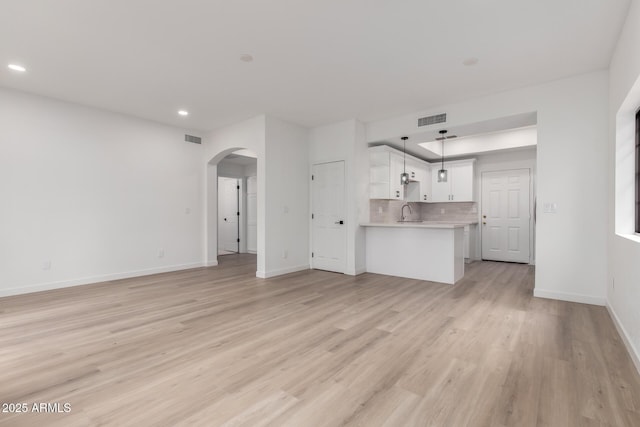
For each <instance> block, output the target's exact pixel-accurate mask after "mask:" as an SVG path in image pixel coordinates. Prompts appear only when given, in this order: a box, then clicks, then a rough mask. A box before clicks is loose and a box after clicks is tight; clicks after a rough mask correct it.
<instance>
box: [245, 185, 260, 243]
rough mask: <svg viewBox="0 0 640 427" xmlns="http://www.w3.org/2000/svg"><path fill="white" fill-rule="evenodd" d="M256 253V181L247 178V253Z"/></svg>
mask: <svg viewBox="0 0 640 427" xmlns="http://www.w3.org/2000/svg"><path fill="white" fill-rule="evenodd" d="M257 251H258V179H257V178H256V177H255V176H250V177H248V178H247V252H250V253H256V252H257Z"/></svg>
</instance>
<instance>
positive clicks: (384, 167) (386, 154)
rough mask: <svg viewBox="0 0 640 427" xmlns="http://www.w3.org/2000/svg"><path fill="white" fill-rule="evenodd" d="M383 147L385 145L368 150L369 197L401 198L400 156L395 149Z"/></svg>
mask: <svg viewBox="0 0 640 427" xmlns="http://www.w3.org/2000/svg"><path fill="white" fill-rule="evenodd" d="M383 148H387V147H374V148H371V149H370V150H369V162H370V168H369V198H371V199H395V200H402V198H403V196H404V194H403V188H402V184H400V174H401V173H402V166H403V165H402V157H401V156H400V155H399V154H398V153H396V152H394V151H395V150H391V149H388V148H387V149H383Z"/></svg>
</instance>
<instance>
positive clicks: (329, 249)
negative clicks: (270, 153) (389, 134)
mask: <svg viewBox="0 0 640 427" xmlns="http://www.w3.org/2000/svg"><path fill="white" fill-rule="evenodd" d="M312 173H313V178H312V181H311V191H312V199H311V203H312V206H311V212H312V219H311V223H312V226H311V230H312V236H311V239H312V248H311V251H312V258H311V263H312V267H313V268H317V269H320V270H329V271H336V272H339V273H344V271H345V268H346V253H347V226H346V223H345V214H346V210H345V194H346V193H345V181H344V162H343V161H339V162H330V163H321V164H317V165H313V172H312ZM398 179H400V178H399V177H398Z"/></svg>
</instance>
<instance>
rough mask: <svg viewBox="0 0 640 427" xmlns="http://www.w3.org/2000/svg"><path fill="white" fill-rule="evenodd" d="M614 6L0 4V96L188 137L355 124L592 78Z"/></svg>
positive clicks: (614, 32) (190, 1)
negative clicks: (259, 126)
mask: <svg viewBox="0 0 640 427" xmlns="http://www.w3.org/2000/svg"><path fill="white" fill-rule="evenodd" d="M629 3H630V1H629V0H580V1H578V0H535V1H534V0H449V1H444V0H441V1H435V0H403V1H384V0H315V1H314V0H306V1H304V0H301V1H290V0H270V1H264V0H236V1H219V0H210V1H206V0H162V1H160V0H92V1H86V0H59V1H51V0H3V1H2V5H1V7H0V64H1V65H2V66H1V68H0V86H3V87H9V88H15V89H19V90H23V91H27V92H32V93H37V94H41V95H46V96H51V97H55V98H59V99H63V100H68V101H73V102H77V103H81V104H86V105H92V106H96V107H101V108H105V109H108V110H112V111H117V112H122V113H125V114H131V115H134V116H138V117H143V118H148V119H152V120H155V121H158V122H163V123H167V124H171V125H177V126H181V127H185V128H190V129H200V130H209V129H212V128H215V127H219V126H221V125H224V124H229V123H232V122H236V121H239V120H242V119H245V118H248V117H251V116H254V115H256V114H260V113H267V114H271V115H274V116H276V117H280V118H282V119H285V120H289V121H291V122H294V123H298V124H301V125H306V126H314V125H319V124H326V123H331V122H334V121H338V120H343V119H347V118H358V119H361V120H364V121H369V120H374V119H379V118H385V117H390V116H394V115H399V114H405V113H409V112H413V111H417V110H425V109H429V108H432V107H434V106H437V105H442V104H446V103H451V102H456V101H460V100H463V99H467V98H470V97H475V96H480V95H483V94H487V93H493V92H497V91H503V90H508V89H512V88H516V87H522V86H526V85H531V84H536V83H540V82H544V81H550V80H554V79H558V78H562V77H566V76H570V75H575V74H579V73H584V72H588V71H592V70H596V69H603V68H606V67H607V66H608V64H609V59H610V56H611V53H612V49H613V46H614V45H615V42H616V40H617V37H618V33H619V31H620V28H621V25H622V23H623V20H624V18H625V14H626V11H627V9H628V6H629ZM245 53H248V54H251V55H253V57H254V58H255V60H254V61H253V62H250V63H247V62H242V61H240V60H239V57H240V55H241V54H245ZM470 57H477V58H478V59H479V62H478V64H477V65H475V66H471V67H467V66H464V65H462V62H463V60H465V59H467V58H470ZM2 62H4V64H2ZM10 62H13V63H20V64H22V65H24V66H26V67H27V69H28V70H27V72H26V73H23V74H17V73H15V72H12V71H10V70H8V69H7V68H6V64H8V63H10ZM181 108H182V109H186V110H188V111H189V112H190V115H189V116H188V117H179V116H178V115H177V114H176V111H177V110H178V109H181Z"/></svg>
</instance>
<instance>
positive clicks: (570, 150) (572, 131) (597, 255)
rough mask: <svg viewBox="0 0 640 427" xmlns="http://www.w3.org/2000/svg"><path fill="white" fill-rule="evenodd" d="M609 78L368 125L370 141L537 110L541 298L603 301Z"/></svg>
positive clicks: (561, 83) (575, 80)
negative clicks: (434, 123) (547, 209)
mask: <svg viewBox="0 0 640 427" xmlns="http://www.w3.org/2000/svg"><path fill="white" fill-rule="evenodd" d="M607 100H608V73H607V72H606V71H599V72H594V73H589V74H585V75H580V76H575V77H572V78H568V79H563V80H558V81H554V82H551V83H547V84H544V85H538V86H532V87H527V88H522V89H517V90H512V91H507V92H502V93H499V94H494V95H490V96H485V97H481V98H475V99H472V100H469V101H465V102H462V103H458V104H452V105H446V106H441V107H438V108H434V109H433V110H429V111H422V112H419V113H416V114H411V115H406V116H402V117H396V118H392V119H389V120H380V121H375V122H370V123H368V124H367V128H366V131H367V137H366V139H367V141H371V142H373V141H381V140H385V139H388V138H394V137H398V136H400V135H403V134H408V133H412V134H415V131H416V123H417V119H418V117H422V116H426V115H431V114H436V113H442V112H446V113H447V114H448V123H447V126H458V125H464V124H470V123H475V122H481V121H485V120H491V119H497V118H501V117H507V116H511V115H515V114H521V113H530V112H537V117H538V125H537V129H538V148H537V170H538V179H537V195H538V207H540V206H542V205H543V204H544V203H545V202H552V203H557V205H558V212H557V213H556V214H544V213H541V209H538V215H537V217H538V222H537V231H536V246H537V247H536V283H535V294H536V295H537V296H544V297H550V298H557V299H563V300H570V301H578V302H587V303H594V304H604V303H605V295H606V286H605V284H606V259H607V250H606V243H607V235H606V227H604V226H603V224H606V222H607V208H606V203H605V202H606V200H607V182H606V179H604V178H603V173H598V172H599V171H603V169H604V168H605V160H604V159H605V158H606V140H607V129H608V124H607Z"/></svg>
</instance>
